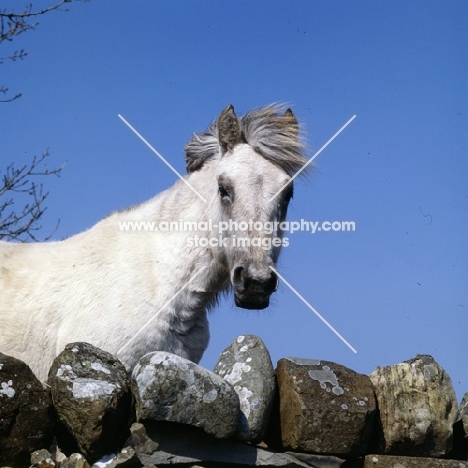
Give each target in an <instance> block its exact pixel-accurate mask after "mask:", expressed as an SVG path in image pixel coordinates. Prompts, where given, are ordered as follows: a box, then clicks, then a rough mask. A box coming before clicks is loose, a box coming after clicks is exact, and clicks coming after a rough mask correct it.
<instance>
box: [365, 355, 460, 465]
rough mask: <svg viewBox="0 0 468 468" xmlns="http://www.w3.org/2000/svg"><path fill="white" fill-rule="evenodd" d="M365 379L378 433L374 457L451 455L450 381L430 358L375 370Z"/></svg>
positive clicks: (454, 403)
mask: <svg viewBox="0 0 468 468" xmlns="http://www.w3.org/2000/svg"><path fill="white" fill-rule="evenodd" d="M370 378H371V380H372V383H373V384H374V389H375V394H376V397H377V401H378V406H379V413H380V421H381V429H382V430H381V433H380V440H379V446H378V449H379V452H382V453H384V454H389V455H404V456H413V457H434V458H438V457H443V456H445V455H447V454H448V453H449V452H450V451H451V449H452V435H453V432H452V431H453V424H454V422H455V420H456V418H457V401H456V398H455V392H454V390H453V387H452V382H451V380H450V377H449V376H448V374H447V373H446V372H445V371H444V369H442V367H440V366H439V365H438V364H437V363H436V362H435V361H434V359H433V358H432V357H431V356H427V355H417V356H416V358H414V359H411V360H409V361H404V362H402V363H400V364H395V365H393V366H387V367H378V368H377V369H376V370H375V371H374V372H372V374H371V375H370Z"/></svg>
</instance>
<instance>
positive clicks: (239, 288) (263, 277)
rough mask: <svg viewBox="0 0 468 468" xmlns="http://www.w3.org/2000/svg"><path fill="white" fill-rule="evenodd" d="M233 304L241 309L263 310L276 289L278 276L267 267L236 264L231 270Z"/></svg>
mask: <svg viewBox="0 0 468 468" xmlns="http://www.w3.org/2000/svg"><path fill="white" fill-rule="evenodd" d="M231 283H232V287H233V290H234V302H235V304H236V306H237V307H242V308H243V309H257V310H260V309H265V308H266V307H268V306H269V304H270V296H271V294H272V293H274V292H275V291H276V290H277V289H278V276H277V274H276V273H275V272H274V271H273V270H272V269H270V268H269V267H268V266H266V265H265V266H262V267H260V268H258V267H255V266H254V265H253V264H238V265H236V266H235V267H234V268H233V270H232V275H231Z"/></svg>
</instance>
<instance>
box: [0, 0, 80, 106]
mask: <svg viewBox="0 0 468 468" xmlns="http://www.w3.org/2000/svg"><path fill="white" fill-rule="evenodd" d="M71 1H72V0H60V1H59V2H58V3H57V4H55V5H52V6H50V7H48V8H44V9H42V10H38V11H33V6H32V4H29V5H26V7H24V10H22V11H21V12H20V13H18V12H14V11H7V10H6V9H3V10H0V44H1V43H2V42H4V41H7V42H11V41H13V39H14V38H15V37H18V36H19V35H20V34H22V33H24V32H26V31H30V30H34V29H36V27H37V26H38V25H39V23H38V22H33V21H32V20H35V19H36V17H38V16H40V15H44V14H46V13H49V12H50V11H54V10H60V11H68V9H67V8H61V7H62V6H63V5H64V4H65V3H70V2H71ZM81 1H88V0H81ZM28 54H29V52H28V51H25V50H24V49H21V50H15V51H14V52H12V53H11V54H8V55H5V56H3V57H0V65H1V64H2V63H4V62H5V60H9V61H12V62H15V61H16V60H22V59H24V58H25V57H26V56H27V55H28ZM7 91H8V88H7V87H5V86H0V93H1V94H6V93H7ZM19 97H21V93H18V94H16V95H15V96H13V97H12V98H8V99H5V100H0V102H11V101H14V100H15V99H18V98H19Z"/></svg>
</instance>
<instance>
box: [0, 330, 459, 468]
mask: <svg viewBox="0 0 468 468" xmlns="http://www.w3.org/2000/svg"><path fill="white" fill-rule="evenodd" d="M467 421H468V394H467V395H465V397H464V399H463V400H462V402H461V403H460V406H459V407H458V405H457V401H456V399H455V393H454V391H453V388H452V384H451V380H450V377H449V376H448V375H447V373H446V372H445V371H444V370H443V369H442V368H441V367H440V366H439V365H438V364H437V363H436V362H435V361H434V359H433V358H432V357H430V356H426V355H418V356H416V357H415V358H413V359H410V360H408V361H405V362H403V363H399V364H395V365H394V366H387V367H379V368H377V369H376V370H375V371H374V372H373V373H372V374H370V376H367V375H364V374H359V373H357V372H355V371H353V370H351V369H348V368H346V367H344V366H342V365H340V364H337V363H333V362H328V361H323V360H317V359H308V358H293V357H288V358H284V359H281V360H280V361H279V362H278V364H277V367H276V370H275V369H274V368H273V365H272V363H271V359H270V355H269V353H268V350H267V349H266V347H265V345H264V343H263V342H262V340H261V339H260V338H259V337H256V336H252V335H245V336H240V337H238V338H236V339H235V340H234V341H233V342H232V344H231V345H230V346H228V347H227V348H226V349H225V350H224V351H223V352H222V354H221V356H220V358H219V361H218V363H217V364H216V366H215V368H214V370H213V372H211V371H209V370H207V369H204V368H203V367H201V366H198V365H196V364H194V363H192V362H190V361H187V360H186V359H183V358H180V357H178V356H175V355H172V354H170V353H166V352H161V351H157V352H154V353H150V354H148V355H146V356H144V357H143V358H142V359H141V360H140V361H139V363H138V364H137V366H136V367H135V369H133V372H132V374H131V375H130V376H129V375H127V373H126V371H125V369H124V367H123V366H122V364H121V363H120V362H119V361H118V360H117V359H116V358H115V357H113V356H111V355H110V354H109V353H106V352H105V351H102V350H100V349H98V348H96V347H94V346H92V345H90V344H87V343H70V344H69V345H67V346H66V348H65V349H64V351H63V352H62V353H60V355H59V356H57V358H56V359H55V361H54V363H53V365H52V367H51V369H50V372H49V379H48V386H46V387H44V386H43V385H42V384H41V383H40V382H39V381H38V380H37V378H36V377H35V376H34V375H33V374H32V372H31V370H30V369H29V367H28V366H27V365H26V364H25V363H23V362H21V361H19V360H17V359H14V358H12V357H9V356H6V355H3V354H1V353H0V467H11V468H23V467H24V468H27V467H29V466H31V467H37V468H53V467H58V468H89V467H90V466H92V467H93V468H104V467H108V468H114V467H120V468H139V467H144V466H145V467H155V466H156V467H162V466H165V465H173V466H174V465H175V466H185V467H226V468H228V467H241V466H252V467H253V466H263V467H319V468H320V467H328V468H333V467H344V468H346V467H348V468H349V467H359V468H368V467H380V468H387V467H391V468H395V467H398V468H413V467H418V468H419V467H426V468H432V467H441V468H443V467H450V468H451V467H454V468H468V461H467V459H468V457H467V453H468V422H467Z"/></svg>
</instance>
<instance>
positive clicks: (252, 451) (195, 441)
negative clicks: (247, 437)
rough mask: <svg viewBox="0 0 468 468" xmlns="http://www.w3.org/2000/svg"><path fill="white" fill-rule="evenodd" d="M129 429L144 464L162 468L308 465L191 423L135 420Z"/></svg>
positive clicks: (304, 467)
mask: <svg viewBox="0 0 468 468" xmlns="http://www.w3.org/2000/svg"><path fill="white" fill-rule="evenodd" d="M130 431H131V434H132V444H133V446H134V447H135V451H136V453H137V456H138V458H139V459H140V461H141V462H142V463H143V464H144V465H151V464H153V465H156V466H158V467H161V466H164V465H173V464H178V463H185V464H198V463H201V464H204V463H213V464H216V463H226V464H232V465H233V466H239V465H241V466H262V467H288V468H293V467H298V468H299V467H302V468H307V467H308V466H309V465H307V464H306V463H303V462H301V461H300V460H297V459H296V458H294V457H292V456H291V455H287V454H283V453H273V452H270V451H268V450H263V449H261V448H258V447H255V446H253V445H248V444H244V443H242V442H237V441H234V440H226V439H217V438H215V437H212V436H210V435H208V434H206V433H204V432H203V431H200V430H199V429H197V428H195V427H191V426H184V425H180V424H174V423H168V422H161V423H149V422H146V423H145V425H143V424H140V423H134V424H133V425H132V427H131V428H130ZM211 466H217V465H211ZM228 466H230V465H228Z"/></svg>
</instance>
